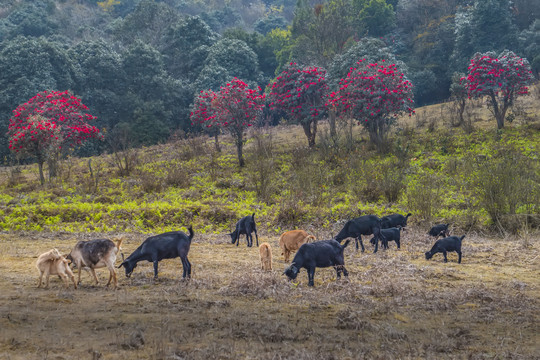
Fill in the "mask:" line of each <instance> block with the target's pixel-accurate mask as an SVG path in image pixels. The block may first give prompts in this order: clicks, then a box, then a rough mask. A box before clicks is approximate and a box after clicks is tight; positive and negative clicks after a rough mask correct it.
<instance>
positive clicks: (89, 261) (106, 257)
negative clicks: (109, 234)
mask: <svg viewBox="0 0 540 360" xmlns="http://www.w3.org/2000/svg"><path fill="white" fill-rule="evenodd" d="M121 244H122V239H119V240H117V242H116V244H115V243H113V242H112V241H111V240H109V239H97V240H89V241H79V242H78V243H77V244H76V245H75V247H74V248H73V250H71V252H70V253H69V255H68V259H70V260H71V261H73V263H74V264H75V265H76V266H77V269H78V272H79V275H78V279H77V284H80V283H81V271H82V269H83V267H86V268H88V269H89V270H90V272H91V273H92V276H93V277H94V280H95V281H96V285H98V284H99V280H98V278H97V276H96V272H95V271H94V269H98V268H102V267H106V268H107V269H108V270H109V282H108V283H107V286H109V285H110V284H111V280H113V281H114V288H115V289H116V287H117V285H118V279H117V277H116V270H115V267H114V263H115V261H116V254H117V253H118V251H120V245H121Z"/></svg>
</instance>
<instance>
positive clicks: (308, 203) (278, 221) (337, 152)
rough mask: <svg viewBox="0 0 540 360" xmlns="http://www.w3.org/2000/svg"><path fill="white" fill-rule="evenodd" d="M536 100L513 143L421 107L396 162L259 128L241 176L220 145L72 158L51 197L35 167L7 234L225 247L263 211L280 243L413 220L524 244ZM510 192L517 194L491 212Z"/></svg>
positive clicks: (538, 137) (19, 193) (539, 136)
mask: <svg viewBox="0 0 540 360" xmlns="http://www.w3.org/2000/svg"><path fill="white" fill-rule="evenodd" d="M536 93H537V90H536V89H535V90H534V91H533V93H532V94H531V95H529V96H528V97H526V98H525V99H524V100H523V101H521V103H520V105H519V107H520V108H521V109H522V113H521V114H518V116H517V118H516V120H515V121H514V122H513V123H509V124H508V126H507V128H506V129H504V130H503V131H496V130H495V125H494V123H493V121H489V120H488V119H489V113H488V112H487V110H486V109H485V108H483V107H476V108H472V109H471V110H470V119H471V126H472V127H473V128H474V129H475V130H474V131H472V132H466V131H464V130H463V128H453V127H451V126H450V125H449V123H450V122H451V120H450V116H451V115H450V114H451V112H450V110H449V109H448V107H449V106H450V105H449V104H441V105H434V106H429V107H425V108H420V109H418V111H417V115H416V116H414V117H412V118H407V119H403V120H400V121H399V122H398V125H397V126H396V131H395V132H394V133H393V134H392V135H391V136H390V143H389V145H388V149H389V150H388V153H386V154H384V155H380V154H378V153H377V152H376V151H375V150H374V149H373V148H372V147H371V145H370V143H369V142H368V141H367V140H366V135H365V134H364V133H363V130H361V128H360V127H358V126H356V125H354V124H350V123H349V124H346V123H343V124H341V125H339V124H338V128H339V131H338V135H337V136H336V137H334V138H332V137H331V136H330V135H329V133H328V129H327V125H326V124H325V123H322V124H321V126H320V130H319V137H318V144H317V147H316V149H314V150H310V149H309V148H308V147H307V141H306V138H305V135H304V134H303V132H302V130H301V128H300V127H296V126H278V127H267V128H258V129H252V130H251V131H250V132H249V134H248V136H247V139H248V140H247V143H246V158H247V166H246V167H245V168H239V167H238V166H237V161H236V155H235V154H236V153H235V148H234V145H233V140H232V138H231V137H229V136H221V137H220V144H221V147H222V151H221V152H217V151H216V150H215V146H214V139H213V138H208V137H204V136H203V137H194V138H187V139H179V140H172V141H170V142H168V143H166V144H162V145H156V146H151V147H145V148H139V149H130V150H127V151H125V152H117V153H114V154H109V155H103V156H99V157H92V158H77V157H68V158H67V159H65V160H62V161H61V162H60V165H59V169H58V172H59V176H58V177H57V178H56V179H53V180H52V181H51V182H49V183H47V184H46V186H44V187H41V186H39V185H38V184H39V181H38V180H37V178H36V176H37V166H35V165H29V166H15V167H8V168H2V173H1V177H0V188H1V189H2V195H1V196H0V206H1V207H0V215H1V217H0V226H1V227H2V228H3V229H4V230H7V231H16V230H27V231H28V230H30V231H67V232H143V233H148V232H154V233H155V232H160V231H166V230H173V229H177V228H178V227H179V226H187V225H188V224H193V226H194V228H196V229H197V230H198V232H199V233H204V234H212V233H216V234H218V233H223V232H226V231H230V229H231V227H232V224H233V223H234V222H235V219H237V218H239V217H241V216H245V215H248V214H251V213H253V212H256V213H257V218H258V221H259V222H260V223H261V225H262V226H261V228H262V230H263V231H265V232H268V233H272V234H278V233H280V232H281V230H282V229H288V228H295V227H307V228H309V229H311V230H312V231H315V232H324V233H335V232H336V231H338V230H339V229H338V228H339V226H340V225H339V223H340V222H341V221H344V220H347V219H350V218H352V217H355V216H357V215H360V214H364V213H374V214H377V215H384V214H386V213H391V212H402V213H405V212H412V213H413V216H412V217H411V222H412V223H413V224H418V225H422V226H425V227H426V226H428V225H429V224H430V223H433V222H441V221H444V222H451V223H452V224H454V226H455V227H456V228H459V229H461V230H465V231H489V232H491V231H498V232H499V233H500V234H507V233H508V234H510V233H519V232H520V231H526V230H527V229H530V227H531V226H532V227H533V228H536V227H538V224H539V220H538V213H539V208H538V204H539V203H540V201H538V199H539V190H538V171H539V163H538V153H539V149H538V146H539V144H540V131H538V125H537V124H538V113H539V111H538V108H537V106H538V102H537V101H534V99H535V97H536V96H537V95H536ZM350 125H353V126H352V127H350ZM126 161H127V164H128V165H127V168H126ZM89 165H90V167H89ZM514 168H515V169H514ZM512 169H513V170H512ZM512 171H514V173H513V174H511V172H512ZM128 172H129V174H127V173H128ZM497 172H499V173H497ZM488 174H492V175H493V176H495V178H493V180H490V178H487V177H486V176H487V175H488ZM505 176H506V177H510V178H509V181H510V182H509V183H506V182H504V181H503V180H504V177H505ZM510 179H511V180H510ZM497 184H499V185H500V186H507V187H508V188H500V187H497V186H499V185H497ZM497 191H507V193H506V194H502V195H498V196H500V197H501V198H500V199H499V200H500V201H499V202H498V203H493V202H490V200H489V197H490V196H491V195H492V193H493V194H495V193H496V192H497ZM508 191H510V192H509V193H508ZM503 195H504V196H503ZM492 215H493V216H496V217H497V219H498V220H497V222H498V224H497V223H494V222H493V220H494V218H493V216H492ZM527 231H528V230H527Z"/></svg>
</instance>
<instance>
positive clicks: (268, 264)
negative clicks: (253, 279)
mask: <svg viewBox="0 0 540 360" xmlns="http://www.w3.org/2000/svg"><path fill="white" fill-rule="evenodd" d="M259 257H260V258H261V269H262V270H265V271H272V249H271V248H270V244H268V243H267V242H263V243H262V244H261V246H259Z"/></svg>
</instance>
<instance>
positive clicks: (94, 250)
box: [36, 213, 465, 289]
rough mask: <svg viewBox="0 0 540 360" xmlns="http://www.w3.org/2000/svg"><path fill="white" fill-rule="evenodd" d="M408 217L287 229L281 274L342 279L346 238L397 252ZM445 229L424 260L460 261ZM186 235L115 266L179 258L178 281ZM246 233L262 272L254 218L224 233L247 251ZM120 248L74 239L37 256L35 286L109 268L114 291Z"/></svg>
mask: <svg viewBox="0 0 540 360" xmlns="http://www.w3.org/2000/svg"><path fill="white" fill-rule="evenodd" d="M409 216H411V214H410V213H409V214H407V215H406V216H403V215H401V214H392V215H388V216H385V217H382V218H379V217H378V216H375V215H365V216H360V217H358V218H355V219H353V220H349V221H347V222H346V223H345V225H344V226H343V229H341V231H340V232H339V233H338V234H337V235H336V236H335V237H334V238H333V239H331V240H322V241H315V237H314V236H313V235H308V234H307V233H306V232H305V231H304V230H292V231H287V232H285V233H283V234H282V235H281V237H280V238H279V246H280V248H281V250H282V255H283V256H284V259H285V262H288V261H289V256H290V253H291V252H292V251H296V255H295V256H294V258H293V261H292V263H291V265H290V266H288V267H287V268H286V269H285V272H284V275H286V276H287V277H288V278H289V279H291V280H293V279H296V277H297V275H298V272H299V271H300V269H302V268H305V269H306V270H307V273H308V280H309V282H308V285H309V286H313V285H314V281H313V277H314V275H315V268H317V267H321V268H322V267H334V268H335V270H336V273H337V278H340V277H341V273H343V275H344V276H348V272H347V269H345V261H344V257H343V250H344V249H345V248H346V247H347V245H349V242H350V240H347V241H346V242H345V243H344V244H343V245H342V244H341V243H342V242H343V240H345V239H347V238H353V239H354V240H355V243H356V249H357V250H358V244H360V246H361V248H362V252H364V250H365V248H364V244H363V243H362V235H373V238H372V239H371V240H370V242H371V244H373V245H374V246H375V250H374V252H377V250H378V245H379V242H380V243H381V246H382V247H383V248H384V249H388V242H389V241H394V242H395V243H396V245H397V247H398V249H399V248H400V233H401V230H402V229H403V228H404V227H405V226H407V219H408V218H409ZM448 226H449V224H439V225H435V226H434V227H432V228H431V230H430V231H429V233H428V234H429V235H431V236H433V237H435V238H436V239H438V238H439V237H440V236H442V237H443V238H442V239H438V240H437V241H436V242H435V244H434V245H433V247H432V248H431V250H429V251H427V252H426V253H425V256H426V259H428V260H429V259H431V257H433V255H434V254H436V253H442V254H443V256H444V261H445V262H447V261H448V260H447V257H446V253H447V252H451V251H455V252H457V254H458V263H461V242H462V240H463V238H464V237H465V235H463V236H461V237H457V236H449V230H448ZM188 232H189V234H186V233H184V232H182V231H171V232H166V233H163V234H159V235H155V236H151V237H149V238H147V239H146V240H145V241H144V242H143V243H142V244H141V245H140V246H139V247H138V248H137V249H136V250H135V251H134V252H133V253H132V254H131V255H129V256H128V257H127V258H125V259H123V261H122V263H121V264H120V265H119V266H118V268H121V267H124V270H125V272H126V276H127V277H130V276H131V274H132V273H133V270H134V269H135V268H136V267H137V263H139V262H140V261H143V260H146V261H149V262H152V263H153V264H154V279H157V276H158V263H159V262H160V261H161V260H163V259H173V258H177V257H179V258H180V259H181V261H182V267H183V270H184V273H183V276H182V277H183V278H186V277H187V278H190V277H191V263H190V262H189V260H188V257H187V256H188V252H189V248H190V246H191V240H192V239H193V235H194V232H193V229H192V227H191V226H190V227H189V229H188ZM252 233H255V239H256V244H257V246H258V247H259V253H260V258H261V268H262V269H263V270H272V251H271V248H270V245H269V244H268V243H266V242H265V243H262V244H261V245H260V246H259V237H258V235H257V226H256V224H255V214H253V215H251V216H246V217H243V218H242V219H240V220H239V221H238V222H237V223H236V228H235V230H234V231H233V232H232V233H230V234H229V235H230V236H231V242H232V243H233V244H234V243H236V246H238V244H239V242H240V235H246V241H247V246H248V247H251V246H253V237H252ZM121 244H122V239H119V240H116V243H115V242H113V241H112V240H109V239H96V240H89V241H79V242H78V243H77V244H76V245H75V247H74V248H73V249H72V250H71V252H70V253H69V254H67V255H62V254H60V252H59V251H58V250H57V249H52V250H49V251H47V252H45V253H43V254H41V255H40V256H39V257H38V260H37V263H36V266H37V268H38V270H39V274H40V275H39V283H38V287H41V285H42V283H43V276H45V277H46V284H45V287H48V286H49V276H50V275H58V277H60V278H61V279H62V280H63V281H64V283H65V285H66V288H67V287H69V280H70V279H71V281H72V282H73V286H74V287H75V289H76V288H77V284H79V283H80V281H81V272H82V271H81V270H82V269H87V270H89V271H90V273H91V274H92V276H93V277H94V280H95V281H96V285H97V284H99V280H98V278H97V276H96V273H95V270H94V269H97V268H102V267H106V268H107V269H108V270H109V282H108V283H107V286H109V285H110V284H111V281H113V286H114V288H116V287H117V284H118V280H117V276H116V271H115V261H116V256H117V254H118V252H119V251H120V245H121ZM122 257H123V256H122ZM71 266H75V267H77V269H78V280H77V282H75V276H74V275H73V272H72V270H71Z"/></svg>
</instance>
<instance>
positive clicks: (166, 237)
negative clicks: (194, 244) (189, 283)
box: [118, 226, 194, 280]
mask: <svg viewBox="0 0 540 360" xmlns="http://www.w3.org/2000/svg"><path fill="white" fill-rule="evenodd" d="M188 231H189V236H188V235H186V233H184V232H182V231H171V232H166V233H163V234H159V235H155V236H151V237H149V238H147V239H146V240H144V242H143V243H142V244H141V245H140V246H139V247H138V248H137V249H136V250H135V251H134V252H133V253H131V255H129V256H128V257H127V259H125V260H124V261H123V262H122V263H121V264H120V265H119V266H118V267H119V268H120V267H122V266H123V267H124V269H125V271H126V276H127V277H130V276H131V274H132V273H133V270H134V269H135V268H136V267H137V263H138V262H140V261H144V260H146V261H150V262H153V263H154V280H157V278H158V263H159V262H160V261H161V260H163V259H174V258H177V257H179V258H180V260H181V261H182V267H183V269H184V273H183V275H182V278H186V276H187V277H188V278H190V277H191V263H190V262H189V260H188V257H187V256H188V253H189V248H190V246H191V240H192V239H193V235H194V233H193V228H192V227H191V226H190V227H189V228H188Z"/></svg>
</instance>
